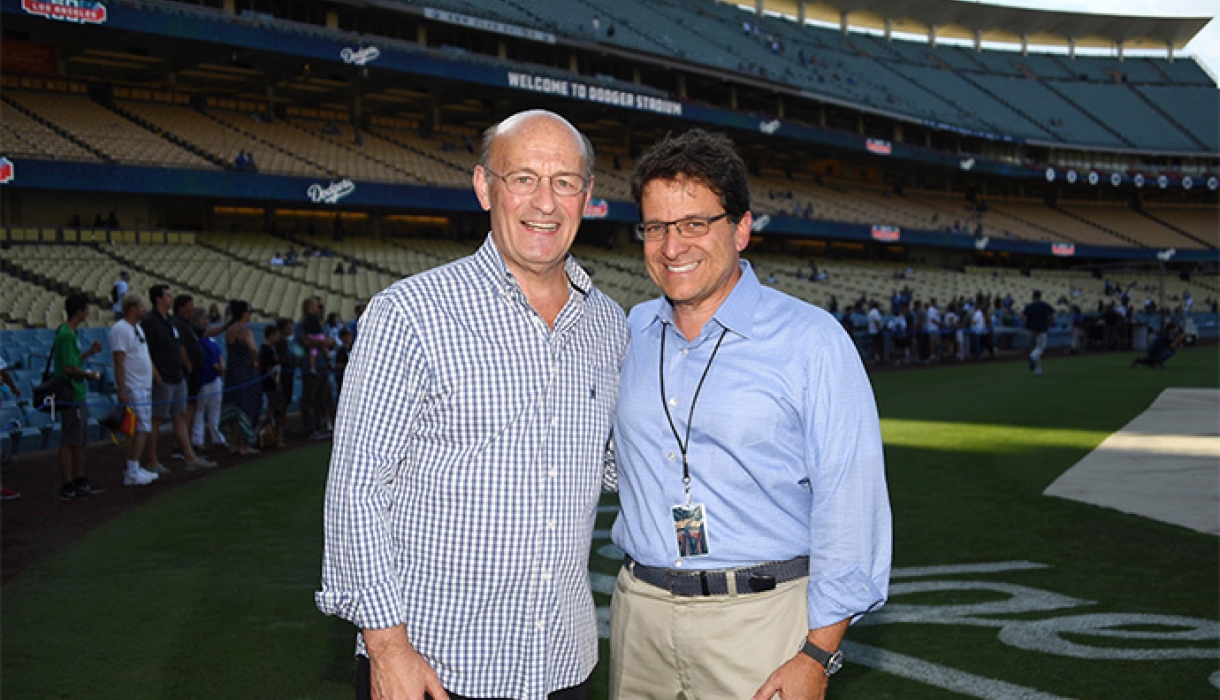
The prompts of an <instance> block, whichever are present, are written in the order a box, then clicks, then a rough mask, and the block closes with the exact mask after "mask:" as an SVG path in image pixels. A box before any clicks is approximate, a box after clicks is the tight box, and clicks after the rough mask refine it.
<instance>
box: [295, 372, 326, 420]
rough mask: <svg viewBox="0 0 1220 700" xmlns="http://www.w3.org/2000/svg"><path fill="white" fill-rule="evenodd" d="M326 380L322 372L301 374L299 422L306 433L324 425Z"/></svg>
mask: <svg viewBox="0 0 1220 700" xmlns="http://www.w3.org/2000/svg"><path fill="white" fill-rule="evenodd" d="M326 382H327V377H326V375H324V374H302V375H301V424H302V427H303V428H304V429H305V432H306V433H312V432H314V431H317V430H321V429H322V428H324V427H326Z"/></svg>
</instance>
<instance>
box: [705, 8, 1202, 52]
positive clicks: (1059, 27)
mask: <svg viewBox="0 0 1220 700" xmlns="http://www.w3.org/2000/svg"><path fill="white" fill-rule="evenodd" d="M724 1H726V2H730V3H732V4H739V5H740V4H743V2H742V0H724ZM761 2H762V4H763V6H764V9H765V10H767V11H773V12H778V13H780V14H785V15H789V16H793V17H803V18H804V19H807V20H816V21H819V22H827V23H831V24H838V25H840V26H841V27H844V26H845V27H852V28H857V29H869V30H874V31H880V32H900V33H905V34H916V35H921V36H926V37H929V39H941V38H952V39H963V40H967V41H974V42H976V43H978V42H994V43H1000V44H1019V45H1022V46H1048V47H1049V46H1053V47H1068V48H1072V47H1075V48H1105V49H1118V50H1123V49H1160V50H1165V51H1169V52H1172V51H1176V50H1179V49H1181V48H1183V47H1184V46H1186V44H1187V43H1189V42H1190V40H1191V39H1192V38H1194V36H1195V35H1196V34H1198V33H1199V31H1200V30H1202V29H1203V27H1204V26H1206V25H1207V23H1208V22H1210V21H1211V19H1212V18H1210V17H1132V16H1122V15H1098V14H1085V13H1081V12H1059V11H1047V10H1030V9H1024V8H1016V7H998V6H996V5H983V4H979V3H972V2H961V1H960V0H811V1H806V0H761ZM744 4H749V5H753V3H744Z"/></svg>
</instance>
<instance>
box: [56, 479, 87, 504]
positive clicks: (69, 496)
mask: <svg viewBox="0 0 1220 700" xmlns="http://www.w3.org/2000/svg"><path fill="white" fill-rule="evenodd" d="M88 497H89V492H88V491H82V490H80V489H78V488H76V484H74V483H71V482H69V483H66V484H64V486H63V488H61V489H60V490H59V500H61V501H79V500H80V499H82V498H88Z"/></svg>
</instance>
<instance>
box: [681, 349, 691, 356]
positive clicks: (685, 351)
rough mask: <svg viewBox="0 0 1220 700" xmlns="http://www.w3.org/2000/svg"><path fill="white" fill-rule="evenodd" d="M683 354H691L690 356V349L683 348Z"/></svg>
mask: <svg viewBox="0 0 1220 700" xmlns="http://www.w3.org/2000/svg"><path fill="white" fill-rule="evenodd" d="M682 354H683V355H689V354H690V348H682Z"/></svg>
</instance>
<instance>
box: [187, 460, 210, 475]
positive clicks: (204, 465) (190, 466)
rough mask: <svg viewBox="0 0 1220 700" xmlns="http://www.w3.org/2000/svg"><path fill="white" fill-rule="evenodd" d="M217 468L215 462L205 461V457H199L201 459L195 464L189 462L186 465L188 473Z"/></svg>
mask: <svg viewBox="0 0 1220 700" xmlns="http://www.w3.org/2000/svg"><path fill="white" fill-rule="evenodd" d="M215 466H216V463H215V462H213V461H212V460H210V459H205V458H203V457H199V458H198V459H196V460H195V461H194V462H187V463H186V470H187V471H188V472H193V471H195V470H196V469H211V468H213V467H215Z"/></svg>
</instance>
